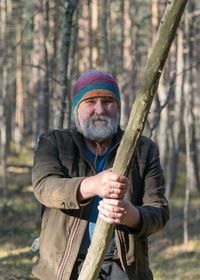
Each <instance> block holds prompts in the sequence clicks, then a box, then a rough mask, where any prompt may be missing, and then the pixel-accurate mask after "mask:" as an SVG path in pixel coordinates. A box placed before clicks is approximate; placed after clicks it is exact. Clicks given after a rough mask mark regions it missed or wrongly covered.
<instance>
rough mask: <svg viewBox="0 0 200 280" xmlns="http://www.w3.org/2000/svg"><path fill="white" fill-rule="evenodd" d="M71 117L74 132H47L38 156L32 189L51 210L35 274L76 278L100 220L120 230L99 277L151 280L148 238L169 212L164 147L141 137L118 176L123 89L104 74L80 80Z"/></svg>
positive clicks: (44, 223) (58, 279)
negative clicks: (126, 172) (116, 164)
mask: <svg viewBox="0 0 200 280" xmlns="http://www.w3.org/2000/svg"><path fill="white" fill-rule="evenodd" d="M73 112H74V119H75V128H71V129H63V130H51V131H47V132H45V133H43V134H42V135H41V136H40V140H39V143H38V147H37V150H36V153H35V160H34V167H33V190H34V194H35V196H36V198H37V199H38V200H39V201H40V203H42V204H43V205H44V206H45V210H44V213H43V217H42V229H41V234H40V239H39V249H40V257H39V260H38V262H37V263H36V264H35V266H34V268H33V274H34V275H35V276H36V277H38V278H39V279H42V280H67V279H70V280H76V279H78V275H79V273H80V270H81V267H82V264H83V262H84V259H85V256H86V254H87V250H88V248H89V246H90V243H91V238H92V234H93V231H94V227H95V224H96V219H97V216H98V214H99V216H100V217H101V218H102V219H103V220H104V221H106V222H107V223H110V224H115V231H114V234H113V238H112V242H111V244H110V247H109V249H108V252H107V254H106V257H105V260H104V263H103V265H102V267H101V271H100V274H99V277H98V279H111V280H118V279H120V280H123V279H134V280H135V279H137V280H152V279H153V275H152V272H151V270H150V268H149V262H148V240H147V237H148V236H149V235H150V234H152V233H155V232H157V231H159V230H160V229H162V228H163V227H164V225H165V223H166V222H167V220H168V214H169V212H168V203H167V200H166V198H165V196H164V192H165V189H164V186H163V185H164V178H163V172H162V169H161V166H160V160H159V152H158V148H157V146H156V144H155V143H153V142H152V141H151V140H150V139H148V138H146V137H144V136H142V137H141V140H140V144H139V147H138V150H137V155H136V156H135V158H134V161H133V164H132V168H131V169H130V172H129V176H128V177H125V176H119V175H117V174H114V173H113V172H112V170H111V168H112V165H113V162H114V159H115V154H116V151H117V148H118V146H119V143H120V141H121V138H122V136H123V131H122V130H121V129H120V126H119V122H120V94H119V88H118V85H117V82H116V81H115V80H114V79H113V78H112V77H111V76H110V75H108V74H107V73H105V72H102V71H97V70H89V71H87V72H86V73H84V74H83V75H82V76H81V77H80V78H79V79H78V80H77V82H76V84H75V86H74V91H73ZM94 257H95V256H94Z"/></svg>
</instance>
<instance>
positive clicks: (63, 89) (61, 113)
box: [55, 0, 78, 128]
mask: <svg viewBox="0 0 200 280" xmlns="http://www.w3.org/2000/svg"><path fill="white" fill-rule="evenodd" d="M77 4H78V0H69V2H68V6H67V9H66V12H65V23H64V30H63V38H62V50H61V61H60V88H59V93H58V109H57V115H56V124H55V126H56V128H63V123H64V117H65V110H66V97H67V94H69V92H68V79H67V72H68V61H69V48H70V37H71V27H72V18H73V14H74V11H75V9H76V6H77ZM69 106H70V104H69Z"/></svg>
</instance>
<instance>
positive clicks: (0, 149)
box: [0, 0, 7, 199]
mask: <svg viewBox="0 0 200 280" xmlns="http://www.w3.org/2000/svg"><path fill="white" fill-rule="evenodd" d="M0 28H1V29H0V50H1V57H0V69H1V71H0V82H1V88H0V128H1V130H0V145H1V146H0V156H1V172H0V174H1V178H2V180H1V183H2V197H3V198H4V199H6V198H7V169H6V162H7V156H6V90H7V64H6V62H7V34H6V1H5V0H1V26H0Z"/></svg>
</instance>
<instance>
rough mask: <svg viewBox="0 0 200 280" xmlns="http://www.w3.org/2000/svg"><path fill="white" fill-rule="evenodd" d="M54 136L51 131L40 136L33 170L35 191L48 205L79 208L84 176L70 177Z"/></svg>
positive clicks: (43, 202)
mask: <svg viewBox="0 0 200 280" xmlns="http://www.w3.org/2000/svg"><path fill="white" fill-rule="evenodd" d="M54 137H55V136H53V134H52V133H50V132H48V133H47V132H46V133H43V134H42V135H41V136H40V139H39V142H38V146H37V149H36V152H35V157H34V166H33V172H32V182H33V192H34V194H35V196H36V198H37V199H38V200H39V201H40V202H41V203H42V204H44V205H45V206H47V207H50V208H59V209H79V208H80V205H79V202H78V200H77V190H78V187H79V185H80V183H81V181H82V180H83V179H84V177H75V178H69V176H68V172H67V168H66V167H64V166H63V165H62V163H61V162H60V160H59V154H58V148H57V144H56V141H55V139H54Z"/></svg>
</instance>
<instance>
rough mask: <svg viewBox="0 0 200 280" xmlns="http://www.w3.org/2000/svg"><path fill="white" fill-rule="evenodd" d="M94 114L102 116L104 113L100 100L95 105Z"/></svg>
mask: <svg viewBox="0 0 200 280" xmlns="http://www.w3.org/2000/svg"><path fill="white" fill-rule="evenodd" d="M95 113H96V114H98V115H102V114H104V113H105V108H104V104H103V103H102V101H101V100H99V101H98V102H97V103H96V105H95Z"/></svg>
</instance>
